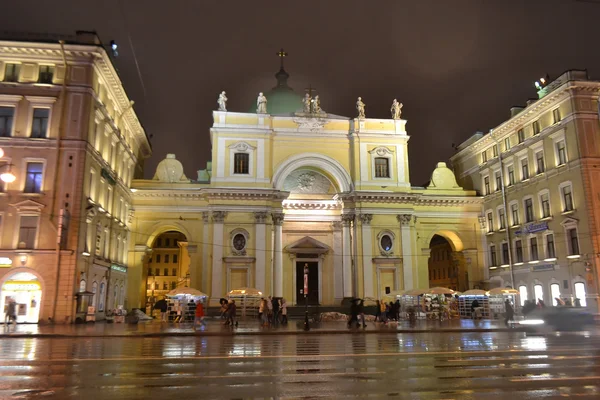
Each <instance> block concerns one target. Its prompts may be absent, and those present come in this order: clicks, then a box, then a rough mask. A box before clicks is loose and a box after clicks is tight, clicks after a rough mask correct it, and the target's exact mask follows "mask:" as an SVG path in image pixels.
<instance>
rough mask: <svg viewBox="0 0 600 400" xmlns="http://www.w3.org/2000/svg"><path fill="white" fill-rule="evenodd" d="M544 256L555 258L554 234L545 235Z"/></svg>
mask: <svg viewBox="0 0 600 400" xmlns="http://www.w3.org/2000/svg"><path fill="white" fill-rule="evenodd" d="M546 256H548V258H555V257H556V251H555V250H554V235H553V234H549V235H546Z"/></svg>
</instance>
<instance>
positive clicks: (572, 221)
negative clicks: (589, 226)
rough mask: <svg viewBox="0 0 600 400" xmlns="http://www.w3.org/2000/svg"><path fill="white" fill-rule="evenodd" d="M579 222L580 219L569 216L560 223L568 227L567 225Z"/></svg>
mask: <svg viewBox="0 0 600 400" xmlns="http://www.w3.org/2000/svg"><path fill="white" fill-rule="evenodd" d="M578 222H579V220H577V219H575V218H571V217H567V218H565V219H564V220H563V221H562V222H561V223H560V224H561V225H562V226H563V227H565V228H566V227H571V226H573V225H577V223H578Z"/></svg>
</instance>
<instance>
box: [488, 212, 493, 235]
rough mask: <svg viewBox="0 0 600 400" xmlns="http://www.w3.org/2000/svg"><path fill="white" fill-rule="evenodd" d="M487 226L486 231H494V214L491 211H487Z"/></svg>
mask: <svg viewBox="0 0 600 400" xmlns="http://www.w3.org/2000/svg"><path fill="white" fill-rule="evenodd" d="M487 228H488V232H494V215H493V214H492V212H491V211H489V212H488V213H487Z"/></svg>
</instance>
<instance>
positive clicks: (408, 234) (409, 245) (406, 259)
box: [396, 214, 419, 290]
mask: <svg viewBox="0 0 600 400" xmlns="http://www.w3.org/2000/svg"><path fill="white" fill-rule="evenodd" d="M396 219H397V220H398V222H400V232H401V235H402V269H403V270H404V289H405V290H407V289H415V288H416V286H418V284H419V283H418V282H415V281H414V280H413V269H414V268H415V266H416V262H417V260H416V257H415V256H416V254H415V251H416V243H415V238H414V236H416V235H414V232H413V231H414V227H412V226H411V222H412V220H413V216H412V215H411V214H400V215H397V216H396Z"/></svg>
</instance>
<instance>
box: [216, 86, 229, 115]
mask: <svg viewBox="0 0 600 400" xmlns="http://www.w3.org/2000/svg"><path fill="white" fill-rule="evenodd" d="M217 104H218V105H219V109H218V111H227V96H225V91H224V90H223V91H222V92H221V94H219V99H218V100H217Z"/></svg>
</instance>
